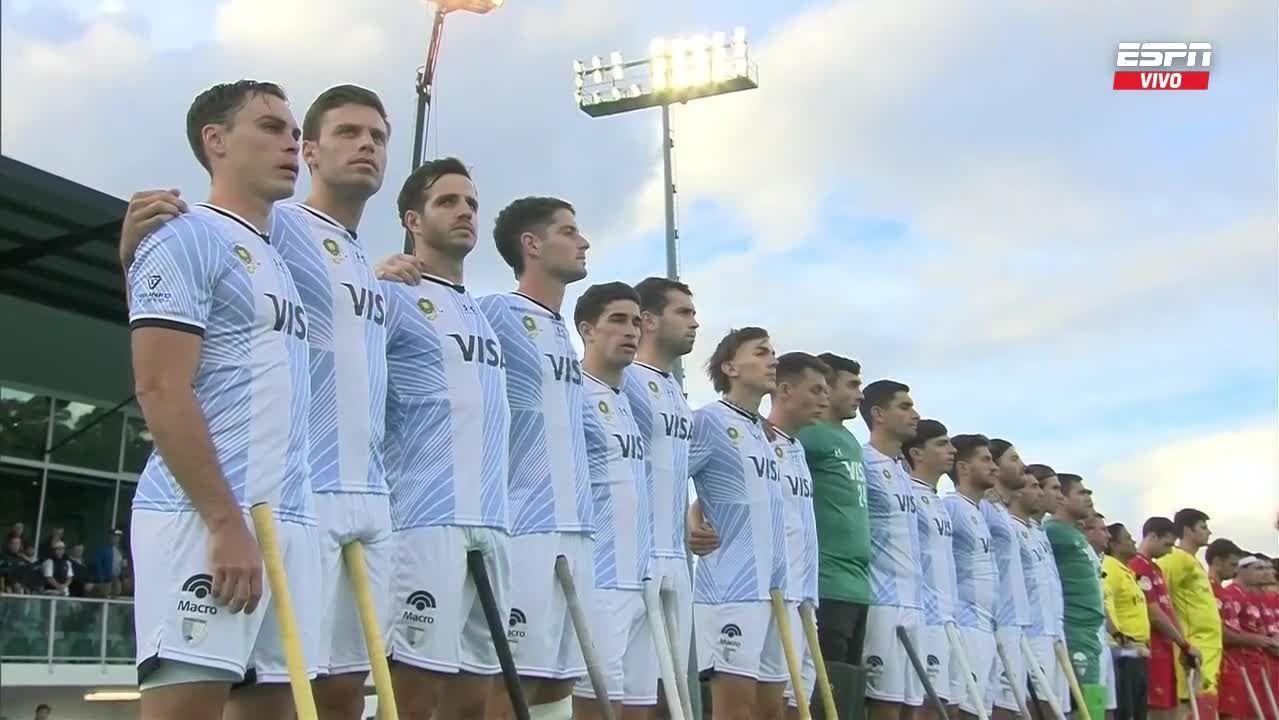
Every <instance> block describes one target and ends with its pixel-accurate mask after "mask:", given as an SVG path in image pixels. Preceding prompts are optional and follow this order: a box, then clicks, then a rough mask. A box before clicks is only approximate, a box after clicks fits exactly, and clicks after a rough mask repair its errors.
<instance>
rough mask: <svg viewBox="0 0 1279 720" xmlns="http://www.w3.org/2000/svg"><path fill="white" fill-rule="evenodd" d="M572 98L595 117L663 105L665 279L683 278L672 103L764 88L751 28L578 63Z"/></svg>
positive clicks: (660, 42) (662, 42)
mask: <svg viewBox="0 0 1279 720" xmlns="http://www.w3.org/2000/svg"><path fill="white" fill-rule="evenodd" d="M573 84H574V89H573V99H574V101H575V102H576V103H577V106H578V107H579V108H581V110H582V112H584V113H586V114H587V115H590V116H591V117H603V116H606V115H618V114H620V113H625V112H632V111H635V110H645V109H648V108H653V107H658V108H661V110H662V173H663V176H664V183H663V184H664V192H663V194H664V195H665V200H666V276H667V277H668V278H670V279H672V280H678V279H679V230H678V229H677V228H676V218H675V214H676V213H675V180H674V169H673V167H672V160H671V151H672V149H673V148H674V147H675V141H674V138H673V136H672V133H671V109H670V107H671V104H672V103H681V104H682V103H686V102H688V101H689V100H698V99H701V98H707V97H712V96H715V95H724V94H726V93H731V92H739V91H741V90H751V89H754V88H757V87H759V81H758V70H757V69H756V67H755V65H754V63H752V62H751V58H750V50H749V48H748V47H747V44H746V30H745V29H744V28H737V29H736V30H734V31H733V34H732V36H731V37H729V36H728V35H726V34H725V33H722V32H717V33H715V34H713V35H711V36H709V37H707V36H705V35H693V36H691V37H687V38H674V39H671V40H669V41H668V40H666V39H663V38H657V39H656V40H654V41H653V42H652V44H651V45H650V46H649V53H648V57H647V58H645V59H642V60H631V61H625V60H623V58H622V53H620V52H617V51H614V52H612V53H610V54H609V58H608V62H607V63H605V62H604V60H603V59H602V58H600V56H598V55H596V56H595V57H593V58H591V59H590V62H589V64H587V63H585V62H583V61H581V60H574V61H573ZM674 371H675V377H676V379H677V380H678V381H679V382H680V384H681V385H682V384H683V382H684V371H683V368H682V367H681V364H680V363H679V362H678V361H676V365H675V368H674Z"/></svg>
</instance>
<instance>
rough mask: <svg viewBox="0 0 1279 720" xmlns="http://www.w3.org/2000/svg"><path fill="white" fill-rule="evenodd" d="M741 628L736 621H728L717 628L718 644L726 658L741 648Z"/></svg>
mask: <svg viewBox="0 0 1279 720" xmlns="http://www.w3.org/2000/svg"><path fill="white" fill-rule="evenodd" d="M741 637H742V628H741V627H740V626H738V625H737V623H728V624H726V625H725V626H724V627H722V628H720V629H719V646H720V650H721V652H723V653H724V657H725V658H726V659H727V658H728V657H730V656H732V654H733V653H734V652H736V651H738V650H740V649H741V648H742V641H741V639H740V638H741Z"/></svg>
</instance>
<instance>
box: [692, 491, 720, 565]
mask: <svg viewBox="0 0 1279 720" xmlns="http://www.w3.org/2000/svg"><path fill="white" fill-rule="evenodd" d="M687 542H688V549H689V550H692V551H693V554H694V555H709V554H711V553H713V552H715V551H716V550H718V549H719V533H717V532H715V528H714V527H712V526H711V523H710V521H709V520H707V519H706V513H705V512H703V510H702V501H701V500H694V501H693V502H692V503H690V504H689V506H688V539H687Z"/></svg>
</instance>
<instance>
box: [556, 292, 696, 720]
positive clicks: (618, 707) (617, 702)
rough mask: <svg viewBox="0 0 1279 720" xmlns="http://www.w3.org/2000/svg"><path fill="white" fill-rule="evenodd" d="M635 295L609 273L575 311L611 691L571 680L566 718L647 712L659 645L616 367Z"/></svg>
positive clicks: (653, 697)
mask: <svg viewBox="0 0 1279 720" xmlns="http://www.w3.org/2000/svg"><path fill="white" fill-rule="evenodd" d="M639 301H640V299H639V295H638V294H637V293H636V292H635V289H634V288H632V287H631V286H630V285H627V284H626V283H621V282H610V283H604V284H602V285H592V286H591V287H589V288H587V289H586V292H584V293H582V296H581V297H580V298H578V300H577V306H576V307H575V308H574V310H573V324H574V325H576V326H577V331H578V333H579V334H580V335H581V336H582V343H583V346H584V347H585V352H584V354H583V356H582V374H583V375H584V376H585V391H586V399H587V402H588V403H589V404H590V406H591V412H593V413H594V415H595V418H596V420H597V421H598V422H599V425H600V427H601V428H603V430H604V435H605V437H606V438H607V447H608V449H607V453H608V455H607V464H608V469H607V473H606V474H605V475H604V477H603V480H602V481H601V482H596V483H593V484H592V486H591V495H592V499H593V503H594V516H595V587H596V591H595V602H594V604H593V605H592V606H591V607H590V608H588V613H589V614H588V618H589V619H590V623H591V627H592V629H593V631H594V635H593V636H592V638H593V639H594V641H595V646H596V652H597V654H598V655H599V660H600V664H601V665H602V667H601V670H602V671H603V674H604V678H605V682H606V683H607V686H608V697H607V698H597V697H596V695H595V691H594V688H592V687H591V684H590V682H589V681H587V680H585V679H583V680H580V681H578V684H577V687H576V688H574V690H573V694H574V696H575V697H574V698H573V717H574V718H582V719H583V720H591V719H593V718H600V717H603V710H602V708H601V707H600V703H601V701H602V702H609V703H612V704H613V705H614V711H615V714H616V716H617V717H619V718H623V719H624V720H629V719H630V718H635V720H643V719H644V718H647V717H648V716H649V715H650V713H651V710H650V708H651V707H652V706H653V705H654V704H655V703H656V702H657V693H656V690H657V675H658V670H657V651H656V648H655V646H654V643H653V638H654V634H653V633H654V628H652V627H651V626H650V625H649V623H648V613H647V612H646V609H645V605H644V593H643V582H644V579H645V578H647V577H650V573H651V567H652V563H653V482H652V477H651V465H650V460H649V450H650V448H649V446H648V439H647V438H646V437H645V436H644V435H643V434H642V433H641V432H640V428H639V426H638V425H637V424H636V421H635V416H634V413H632V412H631V404H630V401H629V400H627V397H626V393H624V392H622V382H623V373H624V371H625V370H626V367H627V366H628V365H630V364H631V363H632V362H633V361H634V360H635V353H636V352H637V351H638V349H639V338H640V323H641V320H640V304H639ZM672 690H673V688H672Z"/></svg>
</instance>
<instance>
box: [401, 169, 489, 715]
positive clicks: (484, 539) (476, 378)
mask: <svg viewBox="0 0 1279 720" xmlns="http://www.w3.org/2000/svg"><path fill="white" fill-rule="evenodd" d="M397 205H398V211H399V215H400V223H401V224H402V225H403V226H404V228H405V229H406V230H407V231H408V236H409V237H410V238H411V242H412V245H413V248H412V249H413V253H414V256H415V257H416V258H417V260H418V267H419V269H420V281H419V282H416V283H415V284H412V285H409V284H404V283H402V282H399V281H398V279H396V280H386V281H383V283H382V288H383V292H384V293H385V295H386V298H387V303H386V304H387V308H386V327H387V350H386V354H387V365H388V373H389V377H390V380H389V387H388V392H387V410H386V416H387V433H386V460H387V474H388V479H389V482H390V487H391V510H392V518H393V522H394V532H395V553H396V558H397V563H396V565H397V567H396V570H395V573H394V578H393V580H392V582H391V583H390V585H391V592H392V597H393V598H394V608H395V624H394V628H393V631H392V633H391V639H390V647H389V648H388V650H389V653H390V657H391V659H392V661H393V664H392V676H393V682H394V685H395V690H396V705H397V706H398V707H399V708H400V714H401V715H402V716H404V717H405V718H421V719H422V720H425V719H427V718H431V717H437V718H441V719H449V718H475V717H483V716H484V713H485V710H486V705H487V701H488V698H489V695H490V694H491V692H492V690H493V685H494V683H493V679H494V677H495V676H496V675H497V674H498V673H499V672H500V666H499V663H498V658H497V654H496V651H495V650H494V647H493V643H492V640H491V638H490V636H489V630H488V625H487V623H486V620H485V617H484V610H483V606H482V604H481V602H480V599H479V596H478V593H477V590H476V586H475V583H474V579H473V578H472V577H471V575H470V573H469V570H468V565H467V555H468V554H469V553H471V552H479V553H480V555H481V556H482V557H483V559H484V564H485V568H486V570H487V574H488V577H489V580H490V583H491V585H492V588H493V595H494V599H495V601H496V603H497V606H498V608H499V609H501V610H503V611H506V610H509V604H510V599H509V594H510V586H509V583H508V578H509V576H510V557H509V552H510V550H509V543H510V540H509V537H508V534H507V533H508V527H509V517H508V500H507V479H508V475H509V443H510V429H511V418H510V411H509V409H508V405H507V385H506V372H505V369H504V367H505V359H504V355H503V352H502V346H501V344H500V343H499V342H498V338H497V334H496V333H495V332H494V330H493V328H492V326H491V325H490V324H489V321H488V319H487V318H486V317H485V316H484V315H483V314H482V313H481V312H480V311H479V308H478V304H477V302H476V301H475V299H474V298H473V297H472V296H471V294H470V292H468V291H467V289H466V286H465V284H464V283H465V262H466V258H467V257H468V256H469V255H470V253H471V251H472V250H474V249H475V244H476V214H477V212H478V209H479V200H478V198H477V194H476V190H475V184H474V183H473V182H472V180H471V177H470V173H469V172H468V171H467V169H466V166H465V165H463V164H462V162H461V161H459V160H457V159H456V158H444V159H440V160H433V161H430V162H427V163H425V164H423V165H422V166H420V167H418V168H417V169H416V170H414V171H413V172H412V173H411V174H410V175H409V177H408V178H407V179H406V180H405V181H404V185H403V187H402V188H401V189H400V194H399V198H398V202H397Z"/></svg>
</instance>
